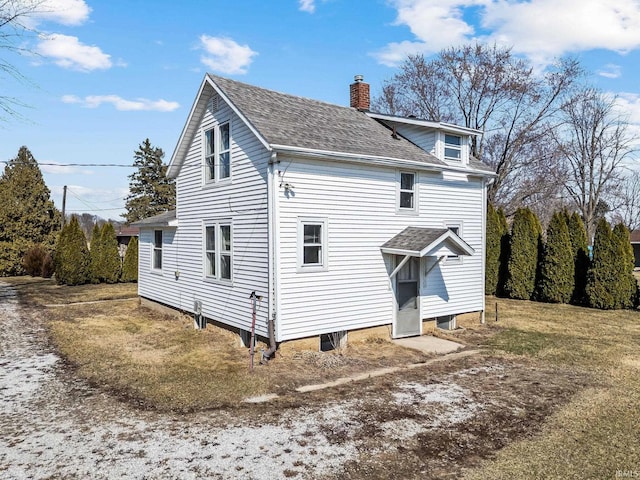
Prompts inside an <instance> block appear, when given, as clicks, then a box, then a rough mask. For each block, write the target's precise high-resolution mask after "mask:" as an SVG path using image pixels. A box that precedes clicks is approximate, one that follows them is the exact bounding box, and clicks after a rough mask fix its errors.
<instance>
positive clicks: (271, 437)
mask: <svg viewBox="0 0 640 480" xmlns="http://www.w3.org/2000/svg"><path fill="white" fill-rule="evenodd" d="M41 312H46V310H43V311H41ZM41 314H42V313H39V312H38V311H35V312H34V311H31V310H29V311H26V310H25V309H24V308H23V307H22V306H20V305H19V304H18V301H17V298H16V292H15V291H14V290H13V289H12V288H11V287H10V286H9V285H7V284H3V283H1V282H0V478H1V479H5V478H6V479H27V478H28V479H49V478H56V479H57V478H63V479H65V478H69V479H75V478H82V479H84V478H91V479H105V478H109V479H111V478H128V479H129V478H131V479H164V478H171V479H174V478H178V479H190V478H194V479H195V478H212V479H218V478H220V479H256V478H261V479H271V478H296V479H313V478H321V477H322V478H335V477H336V476H341V475H342V474H343V473H349V472H350V473H349V475H348V478H361V477H362V478H369V476H368V474H367V473H365V474H363V475H364V476H362V475H360V474H359V473H357V471H358V469H357V468H355V470H354V465H356V466H357V465H360V464H361V462H362V464H363V465H371V464H372V462H373V465H374V466H373V467H372V468H374V469H376V470H377V469H379V468H380V464H378V463H375V462H378V460H376V459H377V458H383V457H384V456H385V455H389V452H392V453H393V452H397V454H398V455H400V454H401V453H402V452H403V451H406V449H405V450H403V448H404V447H405V446H407V445H412V444H415V443H416V441H417V439H418V438H422V437H423V436H424V435H425V434H429V435H436V434H439V433H438V432H443V433H446V432H448V431H450V429H454V430H455V429H456V428H461V426H462V425H466V424H467V423H469V422H473V421H480V420H479V419H481V418H483V415H484V416H487V415H489V413H490V412H489V410H487V409H492V408H495V409H496V410H497V409H498V407H500V408H499V410H500V411H501V412H502V411H504V408H503V406H501V405H498V404H497V403H495V402H496V396H497V395H499V394H498V393H494V394H492V395H489V396H487V397H486V398H485V397H483V396H481V395H480V394H479V393H478V391H476V387H475V386H474V385H478V384H480V385H482V384H484V383H485V382H486V381H487V378H489V379H493V380H492V381H493V382H497V383H498V384H502V383H504V382H503V380H502V377H504V376H505V375H504V372H503V371H502V370H503V367H502V366H500V365H497V366H496V365H494V366H491V367H486V368H485V367H480V368H476V367H474V368H466V369H464V368H458V369H457V370H455V372H454V373H451V372H448V373H443V374H441V375H439V377H438V378H436V376H434V375H431V374H428V375H425V374H424V373H423V374H420V376H418V374H419V372H413V374H412V375H413V378H412V379H406V380H404V379H403V378H402V377H399V378H397V379H394V378H387V379H381V380H379V381H378V382H379V383H367V382H362V383H361V384H354V385H355V387H351V386H347V387H344V388H345V390H344V394H343V393H341V392H342V391H343V390H340V389H338V390H335V389H334V390H327V391H326V393H324V394H323V393H316V394H310V395H309V394H307V395H308V396H305V395H302V394H296V395H297V396H294V397H293V400H292V399H291V398H290V399H288V400H285V401H283V402H282V403H278V402H275V403H272V404H266V405H260V406H255V407H254V406H244V407H242V408H238V409H230V410H220V411H218V410H216V411H209V412H200V413H195V414H188V415H184V414H166V413H158V412H153V411H144V410H139V409H136V408H135V407H134V406H132V405H131V404H129V403H126V402H123V401H121V400H118V399H117V398H114V397H112V396H110V395H109V394H107V393H105V392H103V391H102V390H100V389H97V388H93V387H90V386H88V385H87V384H86V383H84V382H83V381H82V380H78V379H77V378H76V377H75V376H74V375H73V374H72V373H71V372H70V371H69V369H68V367H66V366H65V365H64V364H63V362H62V361H61V360H60V358H59V357H58V356H57V355H56V354H55V352H54V351H53V350H52V349H51V348H50V346H49V344H48V341H47V335H46V331H45V330H44V328H43V320H42V319H41V318H40V315H41ZM468 362H470V360H468ZM429 377H430V378H429ZM474 382H475V383H474ZM515 385H520V383H519V382H516V383H515ZM510 388H511V387H510ZM496 392H497V390H496ZM322 395H324V396H322ZM551 395H555V392H551ZM481 397H482V400H480V398H481ZM489 397H493V399H491V398H489ZM287 402H288V403H287ZM531 409H532V411H538V410H539V406H533V407H531ZM514 415H516V414H514ZM483 422H484V420H483ZM488 423H489V424H491V420H489V421H488ZM479 438H482V437H479ZM422 443H424V442H422ZM434 444H435V446H436V447H437V446H438V445H440V444H441V440H440V439H439V437H438V438H437V439H436V440H434ZM421 445H422V444H421ZM420 458H423V459H425V457H424V456H423V455H420ZM405 463H406V462H405ZM407 468H409V466H407ZM428 471H429V470H428V469H427V470H425V469H422V472H423V474H424V472H428ZM353 472H356V473H353ZM409 472H410V473H409V475H407V473H406V472H398V475H401V476H400V477H397V476H394V475H391V474H389V475H391V477H389V475H384V474H383V476H382V477H379V478H414V476H413V475H414V474H415V475H420V469H418V470H417V471H416V470H415V469H413V467H412V466H411V470H409ZM359 475H360V476H359ZM375 478H378V477H375ZM434 478H437V477H434Z"/></svg>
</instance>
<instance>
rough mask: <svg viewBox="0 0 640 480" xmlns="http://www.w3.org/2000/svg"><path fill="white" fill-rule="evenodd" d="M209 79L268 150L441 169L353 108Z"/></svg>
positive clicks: (382, 126) (406, 141)
mask: <svg viewBox="0 0 640 480" xmlns="http://www.w3.org/2000/svg"><path fill="white" fill-rule="evenodd" d="M209 78H211V79H212V80H213V81H214V82H215V84H216V85H218V86H219V87H220V88H221V89H222V91H223V92H224V93H225V95H227V97H228V98H229V100H231V102H233V104H234V105H235V106H236V107H237V108H238V109H239V110H240V111H241V112H242V113H243V114H244V115H245V117H246V118H247V120H248V121H249V122H251V123H252V124H253V126H254V127H255V129H256V130H258V132H260V134H261V135H262V136H263V137H264V139H265V140H266V141H267V142H268V143H269V144H271V145H284V146H292V147H298V148H305V149H313V150H324V151H329V152H340V153H350V154H355V155H364V156H374V157H385V158H396V159H400V160H411V161H415V162H423V163H428V164H433V165H446V164H445V163H444V162H443V161H441V160H439V159H438V158H436V157H435V156H434V155H431V154H429V153H427V152H425V151H424V150H422V149H421V148H419V147H417V146H416V145H414V144H413V143H411V142H409V141H408V140H406V139H404V138H402V137H400V136H397V139H396V138H393V136H392V134H393V132H392V131H391V129H389V128H387V127H385V126H384V125H382V124H380V123H379V122H377V121H376V120H373V119H371V118H369V117H368V116H367V115H366V114H365V113H364V112H360V111H358V110H356V109H354V108H350V107H342V106H340V105H333V104H330V103H324V102H320V101H318V100H311V99H308V98H303V97H297V96H295V95H288V94H286V93H279V92H275V91H273V90H266V89H264V88H260V87H256V86H253V85H248V84H246V83H241V82H237V81H235V80H229V79H228V78H223V77H218V76H215V75H211V74H209Z"/></svg>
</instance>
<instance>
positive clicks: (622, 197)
mask: <svg viewBox="0 0 640 480" xmlns="http://www.w3.org/2000/svg"><path fill="white" fill-rule="evenodd" d="M616 199H617V205H616V208H615V210H614V212H613V215H612V223H621V222H622V223H623V224H624V225H625V226H626V227H627V228H628V229H629V230H630V231H633V230H638V229H640V172H638V171H635V170H634V171H631V172H629V173H627V174H626V175H625V176H624V178H623V179H622V182H621V184H620V189H619V190H618V193H617V195H616Z"/></svg>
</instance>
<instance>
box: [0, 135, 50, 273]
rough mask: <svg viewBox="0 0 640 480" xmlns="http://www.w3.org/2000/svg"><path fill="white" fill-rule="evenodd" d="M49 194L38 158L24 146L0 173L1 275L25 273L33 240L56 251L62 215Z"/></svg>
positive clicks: (47, 248)
mask: <svg viewBox="0 0 640 480" xmlns="http://www.w3.org/2000/svg"><path fill="white" fill-rule="evenodd" d="M50 194H51V192H50V191H49V189H48V188H47V186H46V184H45V183H44V179H43V177H42V172H41V171H40V167H38V162H37V161H36V160H35V158H34V157H33V155H32V154H31V152H30V151H29V149H28V148H27V147H21V148H20V150H19V151H18V155H17V156H16V157H15V158H14V159H12V160H9V162H8V163H7V165H6V167H5V169H4V172H3V174H2V176H0V276H6V275H21V274H23V273H24V269H23V267H22V261H23V257H24V255H25V253H26V252H27V250H29V248H31V247H32V246H33V245H34V244H41V245H42V246H43V247H44V248H45V249H46V250H47V251H48V252H51V251H53V246H54V244H55V240H56V234H57V232H58V230H59V228H60V220H61V216H60V212H59V211H58V210H57V209H56V207H55V205H54V204H53V201H52V200H51V197H50Z"/></svg>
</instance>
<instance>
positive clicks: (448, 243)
mask: <svg viewBox="0 0 640 480" xmlns="http://www.w3.org/2000/svg"><path fill="white" fill-rule="evenodd" d="M380 250H381V251H382V253H388V254H392V255H406V256H410V257H420V258H421V257H427V256H430V257H431V256H433V257H441V256H446V255H467V256H468V255H473V254H474V253H475V250H474V249H473V248H472V247H471V246H470V245H469V244H468V243H467V242H465V241H464V240H463V239H462V238H460V237H459V236H458V235H457V234H456V233H454V232H453V231H452V230H449V229H448V228H422V227H407V228H405V229H404V230H403V231H402V232H400V233H399V234H397V235H396V236H395V237H393V238H392V239H391V240H389V241H387V242H386V243H385V244H384V245H382V246H381V247H380Z"/></svg>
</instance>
